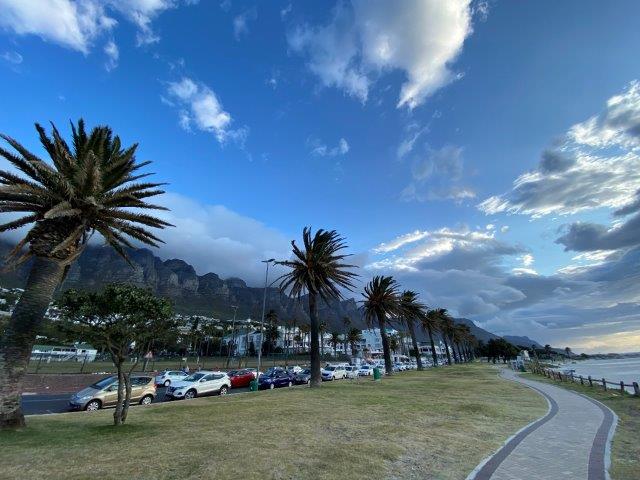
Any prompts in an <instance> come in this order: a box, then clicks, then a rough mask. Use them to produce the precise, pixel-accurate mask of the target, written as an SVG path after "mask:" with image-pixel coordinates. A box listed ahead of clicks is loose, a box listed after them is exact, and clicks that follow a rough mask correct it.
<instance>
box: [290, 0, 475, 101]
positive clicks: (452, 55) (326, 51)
mask: <svg viewBox="0 0 640 480" xmlns="http://www.w3.org/2000/svg"><path fill="white" fill-rule="evenodd" d="M471 17H472V12H471V8H470V0H448V1H446V2H442V1H438V0H405V1H402V2H386V1H383V0H352V2H350V3H349V4H347V3H343V2H340V3H339V4H338V5H337V6H336V8H335V10H334V12H333V16H332V19H331V21H330V22H329V23H328V24H327V25H324V26H309V25H299V26H298V27H297V28H296V29H295V30H293V31H292V32H290V33H289V35H288V42H289V46H290V48H291V49H292V50H293V51H295V52H298V53H305V54H306V55H308V63H307V66H308V68H309V69H310V70H311V72H312V73H314V74H315V75H317V76H318V78H319V79H320V81H321V83H322V85H324V86H326V87H337V88H340V89H342V90H344V91H345V92H346V93H347V94H348V95H350V96H352V97H354V98H357V99H359V100H360V101H362V102H363V103H364V102H366V100H367V98H368V95H369V89H370V86H371V84H372V83H373V82H374V81H375V78H377V77H378V76H380V75H381V74H383V73H386V72H390V71H394V70H399V71H401V72H403V73H404V75H405V78H406V80H405V82H404V83H403V84H402V86H401V89H400V94H399V99H398V107H402V106H407V107H408V108H414V107H416V106H418V105H420V104H422V103H423V102H424V100H425V99H426V98H427V97H429V96H430V95H432V94H433V93H434V92H435V91H437V90H438V89H440V88H442V87H443V86H445V85H447V84H448V83H450V82H451V81H453V80H454V79H455V78H456V76H457V75H456V74H455V73H454V72H453V71H452V70H451V64H452V63H453V62H454V61H455V59H456V58H457V56H458V54H459V53H460V51H461V50H462V46H463V43H464V40H465V39H466V38H467V37H468V36H469V35H470V34H471V33H472V25H471Z"/></svg>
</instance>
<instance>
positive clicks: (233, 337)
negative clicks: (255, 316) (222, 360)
mask: <svg viewBox="0 0 640 480" xmlns="http://www.w3.org/2000/svg"><path fill="white" fill-rule="evenodd" d="M231 308H233V322H232V323H231V347H229V351H228V352H227V368H229V362H230V361H231V351H232V350H233V356H234V357H235V356H236V355H235V353H236V352H235V343H236V313H238V306H237V305H231Z"/></svg>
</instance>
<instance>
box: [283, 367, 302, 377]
mask: <svg viewBox="0 0 640 480" xmlns="http://www.w3.org/2000/svg"><path fill="white" fill-rule="evenodd" d="M302 370H304V369H303V368H302V367H301V366H300V365H289V366H288V367H287V372H289V373H293V374H294V375H295V374H297V373H300V372H301V371H302Z"/></svg>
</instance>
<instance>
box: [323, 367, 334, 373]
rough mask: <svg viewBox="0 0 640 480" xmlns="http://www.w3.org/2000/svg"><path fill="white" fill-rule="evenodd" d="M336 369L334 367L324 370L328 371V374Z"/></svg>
mask: <svg viewBox="0 0 640 480" xmlns="http://www.w3.org/2000/svg"><path fill="white" fill-rule="evenodd" d="M335 369H336V367H327V368H325V370H327V371H329V372H333V371H334V370H335Z"/></svg>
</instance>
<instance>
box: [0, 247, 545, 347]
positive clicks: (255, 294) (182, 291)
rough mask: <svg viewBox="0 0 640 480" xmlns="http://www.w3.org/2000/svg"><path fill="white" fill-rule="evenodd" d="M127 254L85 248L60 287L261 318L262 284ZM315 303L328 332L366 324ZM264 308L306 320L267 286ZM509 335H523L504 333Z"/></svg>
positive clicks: (301, 307)
mask: <svg viewBox="0 0 640 480" xmlns="http://www.w3.org/2000/svg"><path fill="white" fill-rule="evenodd" d="M10 249H11V245H9V244H7V243H6V242H0V256H2V257H4V256H6V254H7V253H8V252H9V250H10ZM129 256H130V259H131V261H132V263H133V268H132V267H131V266H130V265H128V264H127V263H126V262H125V261H124V260H123V259H122V258H121V257H120V256H118V255H117V254H116V253H115V252H114V251H113V249H111V248H107V247H89V248H87V250H86V251H85V252H84V253H83V254H82V256H81V257H80V259H79V260H78V261H77V262H76V263H74V264H73V266H72V267H71V270H70V271H69V274H68V275H67V278H66V280H65V281H64V283H63V285H62V287H61V289H60V291H64V290H67V289H69V288H82V289H98V288H101V287H102V286H104V285H106V284H108V283H113V282H125V283H131V284H134V285H137V286H141V287H147V288H150V289H151V290H152V291H153V292H154V293H156V294H158V295H162V296H165V297H167V298H170V299H171V300H172V301H173V303H174V306H175V309H176V312H178V313H182V314H185V315H203V316H207V317H214V318H221V319H229V318H231V316H232V315H233V308H232V307H233V306H237V307H238V313H237V318H238V319H246V318H249V317H251V318H254V319H256V318H259V317H260V314H261V311H262V296H263V292H264V290H263V289H262V288H255V287H249V286H247V284H246V283H245V282H244V281H243V280H241V279H239V278H233V277H231V278H227V279H222V278H220V277H219V276H218V275H217V274H215V273H207V274H205V275H198V274H197V273H196V271H195V269H194V268H193V266H191V265H189V264H188V263H187V262H185V261H184V260H180V259H171V260H165V261H163V260H161V259H160V258H159V257H156V256H155V255H154V254H153V253H152V252H151V251H150V250H148V249H144V248H143V249H138V250H131V251H129ZM29 268H30V264H28V263H27V264H25V265H23V266H22V267H21V268H19V269H17V270H15V271H8V272H6V271H2V270H0V284H1V285H3V286H5V287H23V286H24V284H25V281H26V278H27V274H28V271H29ZM318 306H319V314H320V318H321V320H322V321H323V322H326V324H327V331H332V330H336V331H339V332H343V331H345V329H346V326H347V322H345V319H348V326H349V328H359V329H365V328H367V324H366V322H365V321H364V319H363V318H362V314H361V312H360V309H359V304H357V303H356V301H355V299H353V298H350V299H348V300H343V301H341V302H338V301H336V302H331V304H330V305H329V306H327V305H326V304H325V303H324V302H319V304H318ZM267 309H268V310H269V309H273V310H275V311H276V312H277V313H278V317H279V318H280V321H281V322H285V323H289V324H290V323H293V322H294V321H295V322H296V323H297V324H303V323H305V324H308V323H309V317H308V314H307V313H306V301H304V299H303V301H302V302H297V301H295V300H292V299H291V298H289V297H287V296H286V295H284V294H282V293H281V292H280V291H279V290H278V289H277V288H270V289H268V291H267ZM455 321H456V322H457V323H463V324H465V325H468V326H469V327H470V329H471V333H473V334H474V335H475V336H476V338H478V340H481V341H483V342H484V343H487V342H488V341H489V340H490V339H491V338H498V336H497V335H494V334H493V333H491V332H488V331H486V330H484V329H482V328H480V327H477V326H476V325H475V324H474V323H473V322H472V321H471V320H469V319H467V318H456V319H455ZM417 332H418V335H419V337H420V339H421V340H426V334H425V333H424V332H423V331H422V329H417ZM509 338H524V339H526V338H527V337H507V339H509ZM510 341H511V340H510ZM512 343H513V342H512ZM533 343H535V342H533V341H531V340H529V339H527V343H525V345H531V344H533Z"/></svg>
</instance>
